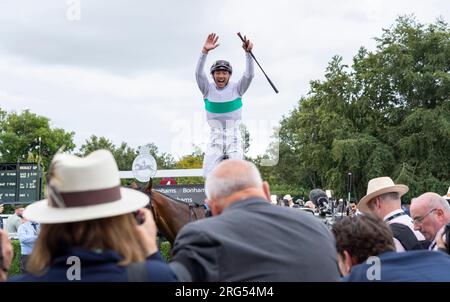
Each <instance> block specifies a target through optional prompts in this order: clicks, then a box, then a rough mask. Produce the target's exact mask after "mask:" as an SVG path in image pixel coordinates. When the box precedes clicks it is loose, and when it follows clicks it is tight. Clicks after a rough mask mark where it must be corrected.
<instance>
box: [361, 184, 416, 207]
mask: <svg viewBox="0 0 450 302" xmlns="http://www.w3.org/2000/svg"><path fill="white" fill-rule="evenodd" d="M408 191H409V188H408V186H405V185H396V184H394V181H393V180H392V179H391V178H390V177H377V178H373V179H371V180H369V184H368V185H367V194H366V196H364V197H363V198H361V200H360V201H359V203H358V205H357V208H358V210H360V211H361V212H369V207H368V206H367V203H368V202H369V201H370V200H372V199H373V198H374V197H377V196H379V195H381V194H384V193H390V192H398V193H399V194H400V196H402V195H404V194H405V193H406V192H408Z"/></svg>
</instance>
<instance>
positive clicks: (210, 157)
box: [203, 127, 244, 178]
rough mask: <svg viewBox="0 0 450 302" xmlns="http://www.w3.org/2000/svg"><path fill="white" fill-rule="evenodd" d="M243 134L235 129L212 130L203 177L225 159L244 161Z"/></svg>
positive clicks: (204, 162) (204, 159)
mask: <svg viewBox="0 0 450 302" xmlns="http://www.w3.org/2000/svg"><path fill="white" fill-rule="evenodd" d="M242 145H243V144H242V137H241V132H240V130H239V128H238V127H235V128H211V134H210V140H209V144H208V147H207V149H206V152H205V157H204V158H203V176H204V177H205V178H206V177H207V176H208V175H209V173H211V171H212V170H213V169H214V168H215V167H216V166H217V165H218V164H219V163H220V162H221V161H222V160H224V159H227V158H233V159H244V149H243V146H242Z"/></svg>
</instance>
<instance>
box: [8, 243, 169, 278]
mask: <svg viewBox="0 0 450 302" xmlns="http://www.w3.org/2000/svg"><path fill="white" fill-rule="evenodd" d="M11 243H12V245H13V248H14V259H13V262H12V264H11V269H10V270H9V276H14V275H18V274H20V243H19V240H12V241H11ZM159 249H160V251H161V255H162V257H163V259H164V260H165V261H167V262H169V261H170V242H168V241H164V242H161V244H160V246H159Z"/></svg>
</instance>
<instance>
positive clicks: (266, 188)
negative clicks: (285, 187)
mask: <svg viewBox="0 0 450 302" xmlns="http://www.w3.org/2000/svg"><path fill="white" fill-rule="evenodd" d="M262 189H263V192H264V196H265V197H266V199H267V200H268V201H269V202H271V199H270V186H269V183H268V182H267V181H263V185H262Z"/></svg>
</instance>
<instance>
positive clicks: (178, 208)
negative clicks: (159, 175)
mask: <svg viewBox="0 0 450 302" xmlns="http://www.w3.org/2000/svg"><path fill="white" fill-rule="evenodd" d="M144 192H145V193H146V194H147V195H148V196H149V197H150V205H151V209H152V213H153V217H154V218H155V223H156V226H157V227H158V229H159V231H160V232H161V233H162V234H163V235H164V237H166V239H167V240H168V241H169V242H170V243H171V244H173V242H174V240H175V237H176V236H177V234H178V232H179V230H180V229H181V228H182V227H183V226H184V225H185V224H187V223H189V222H192V221H195V220H198V219H201V218H204V217H205V212H206V211H205V208H204V207H203V206H202V205H198V204H194V203H185V202H183V201H180V200H176V199H173V198H171V197H169V196H167V195H165V194H162V193H160V192H158V191H155V190H154V189H153V188H152V180H151V179H150V181H149V182H148V183H147V185H146V186H145V188H144Z"/></svg>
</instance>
